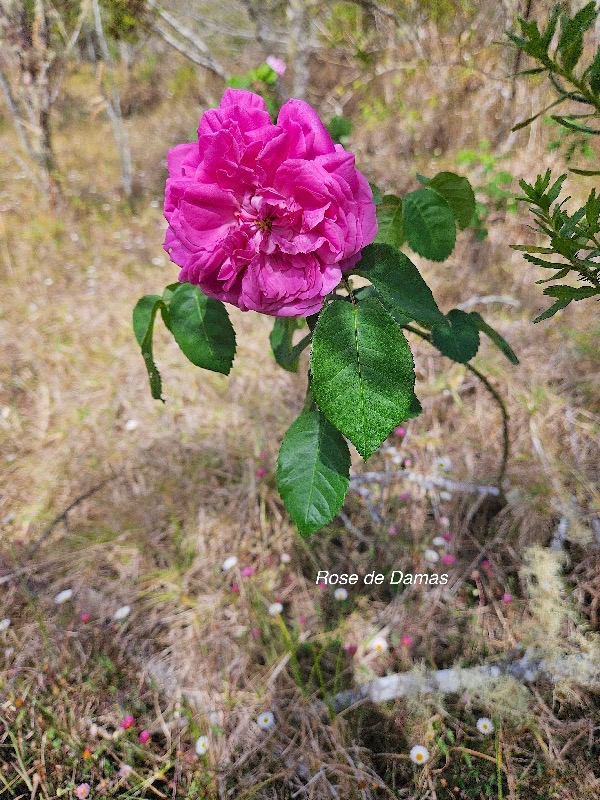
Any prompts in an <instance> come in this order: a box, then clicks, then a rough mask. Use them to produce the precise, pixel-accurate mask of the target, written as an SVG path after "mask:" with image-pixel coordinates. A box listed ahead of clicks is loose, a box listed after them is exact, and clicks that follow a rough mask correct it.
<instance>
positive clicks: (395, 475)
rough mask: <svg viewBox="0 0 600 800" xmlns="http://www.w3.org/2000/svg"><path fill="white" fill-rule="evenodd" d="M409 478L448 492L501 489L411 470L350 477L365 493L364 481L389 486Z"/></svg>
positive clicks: (495, 494)
mask: <svg viewBox="0 0 600 800" xmlns="http://www.w3.org/2000/svg"><path fill="white" fill-rule="evenodd" d="M402 479H404V480H407V481H411V482H412V483H416V484H417V485H418V486H420V487H421V488H423V489H442V490H445V491H447V492H463V493H465V494H479V495H492V496H493V497H498V495H499V494H500V490H499V489H498V487H497V486H488V485H485V484H480V483H472V482H471V481H454V480H451V479H450V478H443V477H442V476H441V475H419V474H418V473H417V472H412V471H411V470H406V469H404V470H398V471H397V472H362V473H361V474H359V475H352V476H351V478H350V488H351V489H354V490H355V491H357V492H358V493H359V494H361V495H362V494H363V492H361V491H360V488H359V487H360V486H361V485H362V484H364V483H380V484H382V485H384V486H388V485H389V484H390V483H395V482H396V481H399V480H402Z"/></svg>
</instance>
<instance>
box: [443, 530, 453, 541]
mask: <svg viewBox="0 0 600 800" xmlns="http://www.w3.org/2000/svg"><path fill="white" fill-rule="evenodd" d="M442 539H443V540H444V541H445V542H451V541H452V534H451V533H450V531H446V533H442Z"/></svg>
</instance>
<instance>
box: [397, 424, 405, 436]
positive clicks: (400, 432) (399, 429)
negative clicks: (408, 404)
mask: <svg viewBox="0 0 600 800" xmlns="http://www.w3.org/2000/svg"><path fill="white" fill-rule="evenodd" d="M394 433H395V435H396V436H401V437H402V436H406V428H405V427H404V426H403V425H398V427H397V428H394Z"/></svg>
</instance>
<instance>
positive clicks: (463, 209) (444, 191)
mask: <svg viewBox="0 0 600 800" xmlns="http://www.w3.org/2000/svg"><path fill="white" fill-rule="evenodd" d="M427 186H428V187H429V188H430V189H435V191H436V192H439V194H441V195H442V197H443V198H445V199H446V200H447V201H448V203H449V204H450V207H451V208H452V210H453V211H454V215H455V217H456V220H457V222H458V227H459V228H460V229H461V230H464V228H466V227H467V225H469V224H470V222H471V220H472V219H473V214H474V213H475V195H474V193H473V189H472V188H471V184H470V183H469V181H468V180H467V179H466V178H463V177H461V176H460V175H456V174H455V173H454V172H438V174H437V175H436V176H435V177H433V178H432V179H431V180H430V181H429V183H428V184H427Z"/></svg>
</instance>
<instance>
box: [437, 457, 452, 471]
mask: <svg viewBox="0 0 600 800" xmlns="http://www.w3.org/2000/svg"><path fill="white" fill-rule="evenodd" d="M435 466H436V467H437V468H438V469H443V470H444V472H447V471H448V470H449V469H450V467H451V466H452V462H451V461H450V459H449V458H448V456H440V457H439V458H436V460H435Z"/></svg>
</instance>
